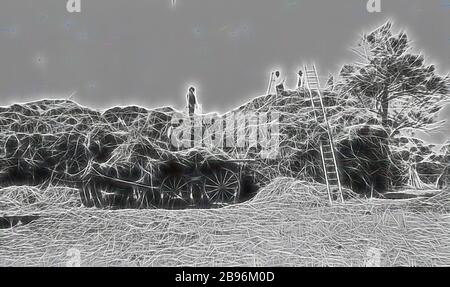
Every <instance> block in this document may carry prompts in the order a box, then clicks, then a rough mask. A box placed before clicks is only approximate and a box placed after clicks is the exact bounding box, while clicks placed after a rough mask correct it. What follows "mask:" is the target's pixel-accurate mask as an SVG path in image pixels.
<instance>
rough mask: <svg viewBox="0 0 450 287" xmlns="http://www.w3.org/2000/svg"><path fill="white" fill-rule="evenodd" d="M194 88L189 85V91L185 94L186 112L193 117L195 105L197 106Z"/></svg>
mask: <svg viewBox="0 0 450 287" xmlns="http://www.w3.org/2000/svg"><path fill="white" fill-rule="evenodd" d="M194 92H195V88H194V87H190V88H189V93H188V94H187V98H186V99H187V108H188V114H189V117H191V118H192V117H193V116H194V113H195V107H196V106H197V98H196V97H195V94H194Z"/></svg>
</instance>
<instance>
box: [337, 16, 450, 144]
mask: <svg viewBox="0 0 450 287" xmlns="http://www.w3.org/2000/svg"><path fill="white" fill-rule="evenodd" d="M411 50H412V47H411V42H410V41H409V40H408V37H407V35H406V33H405V32H403V31H401V32H399V33H398V34H394V33H393V32H392V22H390V21H388V22H387V23H385V24H384V25H382V26H381V27H379V28H377V29H375V30H374V31H372V32H370V33H369V34H364V35H363V36H362V37H361V40H360V42H359V44H358V46H357V47H355V48H353V49H352V51H353V52H354V53H355V54H356V55H357V57H358V59H359V60H358V61H356V62H355V63H352V64H349V65H344V67H343V68H342V70H341V71H340V83H339V89H340V92H341V93H348V94H350V95H351V96H355V97H357V98H358V99H359V102H360V103H361V104H362V106H363V107H366V108H367V109H368V110H369V111H370V112H372V113H374V115H375V116H376V117H377V118H378V119H381V124H382V126H383V127H384V128H385V129H386V130H387V131H389V136H390V137H391V136H394V135H396V134H398V133H399V132H400V131H401V130H405V129H410V130H423V131H430V130H431V129H433V128H436V127H439V126H440V124H441V123H442V122H438V121H436V117H437V115H438V113H439V112H440V110H441V109H442V108H443V107H444V106H445V104H446V103H447V102H448V100H449V99H450V97H449V96H450V95H449V82H450V81H449V77H448V76H439V75H437V74H436V70H435V66H434V65H426V64H425V63H424V57H423V55H421V54H414V53H413V52H411Z"/></svg>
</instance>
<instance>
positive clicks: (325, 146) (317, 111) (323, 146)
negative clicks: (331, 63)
mask: <svg viewBox="0 0 450 287" xmlns="http://www.w3.org/2000/svg"><path fill="white" fill-rule="evenodd" d="M305 84H306V88H307V90H308V92H309V95H310V98H311V105H312V108H313V110H314V117H315V119H316V121H317V122H319V123H323V124H324V125H325V130H326V137H325V138H322V139H321V140H320V145H319V147H320V154H321V157H322V166H323V170H324V175H325V182H326V184H327V191H328V199H329V200H330V204H331V203H332V190H331V187H332V186H336V185H337V187H338V190H339V197H340V199H341V201H342V202H344V196H343V193H342V186H341V180H340V178H339V170H338V166H337V162H336V154H335V147H334V141H333V135H332V133H331V128H330V125H329V123H328V119H327V113H326V111H325V106H324V104H323V98H322V92H321V90H320V82H319V77H318V75H317V69H316V66H315V65H312V66H311V68H308V66H305ZM314 92H315V93H314Z"/></svg>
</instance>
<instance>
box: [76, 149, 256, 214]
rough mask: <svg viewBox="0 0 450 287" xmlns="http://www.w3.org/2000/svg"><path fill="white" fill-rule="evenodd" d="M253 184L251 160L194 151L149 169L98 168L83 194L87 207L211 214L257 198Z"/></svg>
mask: <svg viewBox="0 0 450 287" xmlns="http://www.w3.org/2000/svg"><path fill="white" fill-rule="evenodd" d="M254 178H255V175H254V172H253V171H252V169H251V165H249V160H239V159H229V158H225V157H218V156H208V155H206V156H205V155H204V154H201V153H199V152H196V151H194V152H190V153H182V154H176V153H175V156H172V157H170V158H162V159H157V160H155V159H152V160H151V161H150V162H147V163H145V164H144V163H142V162H141V163H131V164H118V163H114V164H94V165H93V166H92V167H91V168H90V171H89V172H88V173H87V174H86V176H84V177H83V180H82V186H81V189H80V194H81V199H82V202H83V204H84V205H85V206H87V207H92V206H95V207H99V208H165V209H183V208H213V207H221V206H225V205H229V204H233V203H237V202H241V201H244V200H247V199H248V198H249V197H251V196H253V195H254V194H255V193H256V191H257V189H258V187H257V185H256V184H255V180H254Z"/></svg>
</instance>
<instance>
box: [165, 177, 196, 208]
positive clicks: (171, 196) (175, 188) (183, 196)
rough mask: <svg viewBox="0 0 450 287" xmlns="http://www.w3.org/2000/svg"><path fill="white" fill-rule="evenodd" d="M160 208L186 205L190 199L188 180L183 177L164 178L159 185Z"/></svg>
mask: <svg viewBox="0 0 450 287" xmlns="http://www.w3.org/2000/svg"><path fill="white" fill-rule="evenodd" d="M160 193H161V204H162V206H168V207H174V206H175V205H177V204H183V203H184V204H186V203H188V202H189V200H190V198H191V197H192V195H191V191H190V188H189V184H188V180H187V179H186V178H185V177H183V176H175V175H169V176H166V177H165V178H164V179H163V181H162V182H161V185H160Z"/></svg>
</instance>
